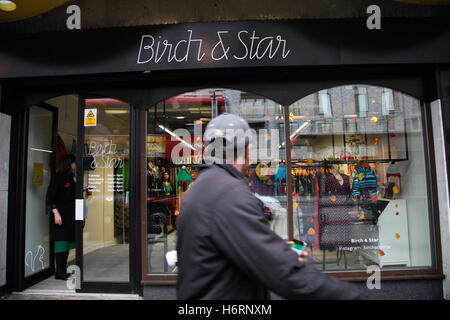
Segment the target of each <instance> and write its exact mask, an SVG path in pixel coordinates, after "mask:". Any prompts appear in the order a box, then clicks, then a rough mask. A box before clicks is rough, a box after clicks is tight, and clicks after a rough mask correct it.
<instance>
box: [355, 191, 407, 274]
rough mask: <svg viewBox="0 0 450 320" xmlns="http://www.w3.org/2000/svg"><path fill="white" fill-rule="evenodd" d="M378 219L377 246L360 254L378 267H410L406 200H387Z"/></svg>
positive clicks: (374, 244) (373, 244) (372, 245)
mask: <svg viewBox="0 0 450 320" xmlns="http://www.w3.org/2000/svg"><path fill="white" fill-rule="evenodd" d="M382 200H385V201H389V203H388V205H387V206H386V208H385V209H384V210H383V212H382V213H381V215H380V217H379V218H378V223H377V227H378V245H377V243H372V244H371V245H370V246H371V247H374V248H371V249H366V250H361V254H362V255H364V256H365V257H366V258H368V259H370V260H372V261H373V262H375V263H376V264H377V265H379V266H380V267H384V266H405V265H406V266H407V267H409V266H411V258H410V252H409V234H408V215H407V207H406V200H402V199H399V200H389V199H382Z"/></svg>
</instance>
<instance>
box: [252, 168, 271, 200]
mask: <svg viewBox="0 0 450 320" xmlns="http://www.w3.org/2000/svg"><path fill="white" fill-rule="evenodd" d="M248 183H249V186H250V189H251V190H252V191H253V193H257V194H259V195H262V196H274V195H275V191H274V185H275V183H274V180H273V178H272V177H269V178H268V179H266V180H264V181H263V180H261V179H260V178H259V177H258V175H257V174H256V171H255V172H253V173H252V174H251V175H250V177H249V178H248Z"/></svg>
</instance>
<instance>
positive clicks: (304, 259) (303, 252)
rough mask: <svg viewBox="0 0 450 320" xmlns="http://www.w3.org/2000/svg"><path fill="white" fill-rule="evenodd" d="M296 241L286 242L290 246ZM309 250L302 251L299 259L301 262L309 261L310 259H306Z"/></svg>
mask: <svg viewBox="0 0 450 320" xmlns="http://www.w3.org/2000/svg"><path fill="white" fill-rule="evenodd" d="M294 243H295V242H294V241H286V244H287V245H288V246H292V245H293V244H294ZM308 255H309V254H308V252H307V251H306V249H305V250H303V251H302V255H301V256H300V257H298V261H300V262H308V260H307V259H306V257H308ZM302 257H304V258H302Z"/></svg>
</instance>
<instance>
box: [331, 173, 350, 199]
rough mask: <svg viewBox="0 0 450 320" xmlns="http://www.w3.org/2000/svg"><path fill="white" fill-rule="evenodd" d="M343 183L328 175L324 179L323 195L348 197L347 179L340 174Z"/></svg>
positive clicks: (348, 184) (348, 186)
mask: <svg viewBox="0 0 450 320" xmlns="http://www.w3.org/2000/svg"><path fill="white" fill-rule="evenodd" d="M341 177H342V180H343V183H342V185H341V184H340V183H339V181H338V179H337V178H336V176H335V175H334V174H328V175H327V176H326V177H325V194H327V195H348V194H349V193H350V183H349V177H348V176H347V175H346V174H341Z"/></svg>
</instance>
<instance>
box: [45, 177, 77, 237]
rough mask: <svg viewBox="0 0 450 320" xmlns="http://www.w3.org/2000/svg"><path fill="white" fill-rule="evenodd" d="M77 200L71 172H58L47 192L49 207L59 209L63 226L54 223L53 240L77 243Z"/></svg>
mask: <svg viewBox="0 0 450 320" xmlns="http://www.w3.org/2000/svg"><path fill="white" fill-rule="evenodd" d="M75 198H76V184H75V180H74V176H73V174H72V173H70V172H57V173H56V175H55V177H54V178H53V179H52V181H51V182H50V186H49V188H48V192H47V199H46V201H47V206H48V207H49V208H51V209H54V208H56V209H58V211H59V214H60V215H61V220H62V225H61V226H58V225H56V224H54V223H52V227H53V230H52V235H53V240H56V241H75ZM54 219H55V217H54V214H53V213H52V221H53V222H54Z"/></svg>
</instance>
